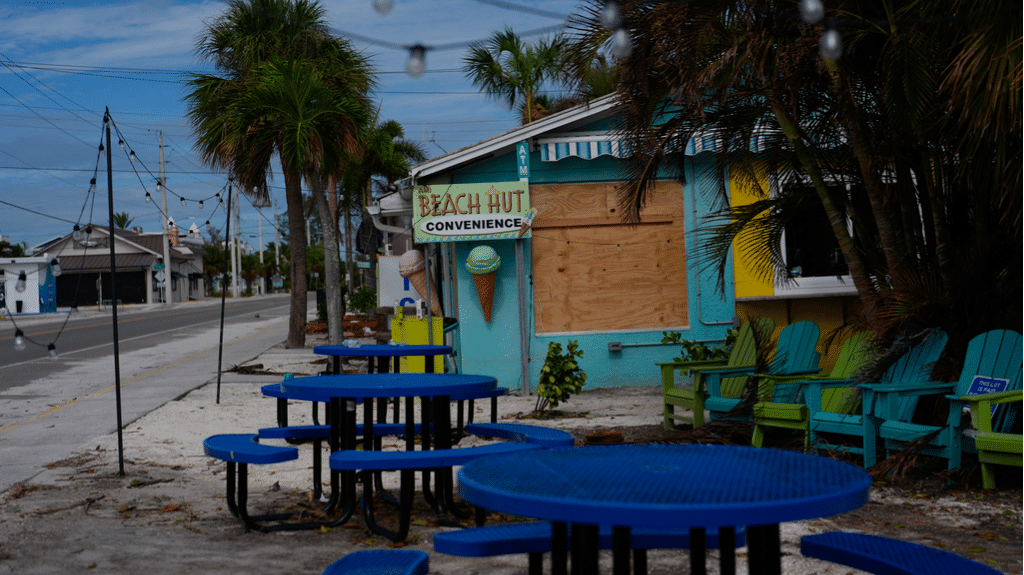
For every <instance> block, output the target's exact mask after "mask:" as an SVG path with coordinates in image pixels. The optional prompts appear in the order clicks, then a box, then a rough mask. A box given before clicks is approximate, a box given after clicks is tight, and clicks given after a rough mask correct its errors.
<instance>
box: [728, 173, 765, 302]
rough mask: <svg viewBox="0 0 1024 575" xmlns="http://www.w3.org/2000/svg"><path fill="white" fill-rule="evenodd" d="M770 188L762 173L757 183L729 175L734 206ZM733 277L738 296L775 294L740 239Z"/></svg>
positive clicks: (734, 260) (736, 248)
mask: <svg viewBox="0 0 1024 575" xmlns="http://www.w3.org/2000/svg"><path fill="white" fill-rule="evenodd" d="M757 186H759V187H760V188H761V189H762V190H767V189H768V177H767V175H764V174H762V175H761V177H759V178H758V181H757V183H756V185H755V184H754V183H752V182H749V181H743V180H740V179H737V178H735V177H734V176H733V175H732V174H730V175H729V197H730V202H731V204H732V205H734V206H741V205H743V204H749V203H751V202H753V201H755V200H757V199H758V196H759V194H760V190H758V189H757ZM732 253H733V278H734V281H735V282H736V297H737V298H741V297H766V296H773V295H775V288H774V287H772V283H771V282H770V281H768V279H767V278H763V277H760V276H759V275H758V274H757V273H756V272H755V271H754V266H753V265H752V263H751V261H750V260H751V258H750V256H749V254H744V253H743V250H742V249H741V248H740V247H739V245H738V241H734V242H733V249H732Z"/></svg>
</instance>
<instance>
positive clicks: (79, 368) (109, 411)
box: [0, 295, 316, 493]
mask: <svg viewBox="0 0 1024 575" xmlns="http://www.w3.org/2000/svg"><path fill="white" fill-rule="evenodd" d="M311 301H314V302H315V301H316V300H315V298H311ZM219 303H220V301H219V300H216V301H204V302H191V303H188V304H181V305H176V306H174V307H172V308H170V309H166V308H164V307H162V306H137V307H133V308H125V309H124V310H123V311H120V310H119V312H118V340H119V354H118V356H119V361H118V363H119V365H120V386H119V388H118V386H116V385H115V381H116V379H115V376H114V346H113V329H112V324H111V317H110V311H109V309H108V310H106V311H104V312H99V311H96V310H84V311H82V312H79V313H78V314H75V315H73V316H72V317H71V318H70V320H69V321H68V322H67V325H66V326H65V327H64V328H63V332H62V333H61V335H60V337H59V339H57V343H56V345H57V349H58V353H59V355H58V357H57V358H56V359H52V358H50V357H49V355H48V353H47V351H46V349H45V347H39V346H35V345H32V344H29V345H28V347H27V349H25V350H24V351H21V352H16V351H14V348H13V339H14V327H13V325H11V323H10V320H9V319H5V320H3V321H4V323H5V324H6V328H7V332H6V334H5V335H4V337H2V338H0V493H2V492H4V491H6V490H7V489H9V488H10V487H11V485H13V484H14V483H16V482H18V481H24V480H26V479H29V478H31V477H33V476H35V475H36V474H38V473H39V472H40V471H41V470H42V469H43V466H44V465H46V464H48V463H51V462H54V461H58V460H60V459H64V458H66V457H68V456H70V455H71V454H73V453H75V452H77V451H78V450H79V449H80V448H81V447H82V446H83V445H84V443H86V442H88V441H90V440H91V438H94V437H97V436H100V435H106V434H109V433H113V432H115V431H116V430H117V421H118V419H117V405H118V403H117V400H116V397H117V395H118V391H120V396H121V401H120V406H121V424H122V426H126V425H128V424H129V423H130V422H132V421H134V420H136V419H138V418H139V417H142V416H143V415H145V414H147V413H149V412H150V411H152V410H154V409H157V408H158V407H160V406H161V405H164V404H165V403H167V402H168V401H173V400H174V399H176V398H179V397H181V396H183V395H184V394H186V393H188V392H189V391H191V390H193V389H195V388H197V387H200V386H202V385H204V384H206V383H208V382H211V381H216V380H217V365H218V343H219V340H220V306H219ZM65 317H66V316H63V317H60V316H58V317H57V319H58V320H59V321H52V318H47V317H42V316H40V317H32V318H30V317H22V318H15V319H16V320H17V323H18V326H19V327H20V328H21V329H22V330H23V331H24V332H25V334H26V335H27V336H28V337H30V338H31V339H33V340H34V341H38V342H40V343H42V344H43V345H45V344H47V343H49V342H50V341H51V340H52V339H53V338H54V336H55V335H56V333H57V332H58V331H59V330H60V329H61V323H62V322H63V320H64V318H65ZM0 329H3V328H0ZM287 330H288V296H287V295H274V296H262V297H256V298H245V299H242V300H239V301H230V300H229V301H228V304H227V306H226V313H225V322H224V352H223V353H224V356H223V360H222V362H221V363H222V366H223V369H230V368H231V367H232V366H234V365H239V364H242V363H245V362H246V361H248V360H250V359H253V358H255V357H257V356H259V355H260V354H261V353H263V352H264V351H266V350H267V349H269V348H271V347H273V346H275V345H277V344H280V343H282V342H283V341H284V340H285V338H286V337H287ZM232 377H233V378H234V379H236V380H237V379H238V377H239V376H236V375H234V374H225V375H223V376H222V379H224V380H227V379H230V378H232Z"/></svg>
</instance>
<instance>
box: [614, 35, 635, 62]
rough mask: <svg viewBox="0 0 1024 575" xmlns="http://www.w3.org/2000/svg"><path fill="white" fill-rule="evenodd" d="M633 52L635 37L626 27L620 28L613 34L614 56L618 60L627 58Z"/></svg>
mask: <svg viewBox="0 0 1024 575" xmlns="http://www.w3.org/2000/svg"><path fill="white" fill-rule="evenodd" d="M632 52H633V39H632V38H630V37H629V32H627V31H626V29H625V28H619V29H617V30H615V32H614V33H613V34H612V56H615V59H616V60H625V59H626V58H627V57H629V55H630V53H632Z"/></svg>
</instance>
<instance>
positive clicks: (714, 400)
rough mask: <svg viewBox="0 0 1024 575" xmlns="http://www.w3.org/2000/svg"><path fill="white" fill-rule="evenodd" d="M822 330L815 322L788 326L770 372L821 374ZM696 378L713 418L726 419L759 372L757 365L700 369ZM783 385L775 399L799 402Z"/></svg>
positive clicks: (781, 338)
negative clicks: (749, 381)
mask: <svg viewBox="0 0 1024 575" xmlns="http://www.w3.org/2000/svg"><path fill="white" fill-rule="evenodd" d="M820 334H821V330H819V329H818V326H817V324H815V323H814V322H813V321H798V322H796V323H794V324H790V325H787V326H786V327H785V328H783V330H782V333H780V334H779V343H778V347H777V348H776V351H775V359H774V360H772V364H771V365H770V366H768V371H767V373H769V374H773V375H811V374H814V373H817V372H819V371H821V368H820V367H818V361H819V360H820V359H821V354H820V353H818V352H816V351H814V346H816V345H818V336H819V335H820ZM696 373H697V374H699V375H700V377H699V378H698V377H697V376H694V386H695V387H696V386H697V385H698V384H699V383H703V384H704V386H705V389H706V390H707V399H705V400H704V407H705V408H706V409H707V410H708V413H709V414H710V416H711V419H718V418H721V417H724V416H725V415H726V414H727V413H729V412H730V411H732V410H733V408H735V407H736V406H737V405H739V403H740V401H741V396H742V394H743V389H744V387H745V386H746V384H747V379H748V378H749V377H750V376H753V375H755V374H756V373H757V367H756V366H748V367H738V368H737V367H725V368H703V367H702V368H699V369H697V370H696ZM790 391H791V390H790V388H788V387H786V386H780V387H779V388H778V389H777V390H776V392H777V393H776V395H775V397H774V399H775V400H776V401H780V402H789V401H794V400H795V399H796V391H795V390H793V392H792V393H790Z"/></svg>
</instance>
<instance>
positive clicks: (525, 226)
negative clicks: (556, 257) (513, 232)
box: [518, 208, 537, 238]
mask: <svg viewBox="0 0 1024 575" xmlns="http://www.w3.org/2000/svg"><path fill="white" fill-rule="evenodd" d="M536 216H537V208H531V209H530V211H528V212H526V215H525V216H524V217H523V223H522V224H521V225H520V226H519V236H518V237H520V238H521V237H523V236H524V235H525V234H526V232H528V231H529V230H530V227H532V226H533V218H534V217H536Z"/></svg>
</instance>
